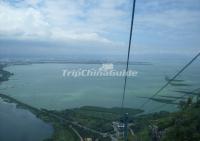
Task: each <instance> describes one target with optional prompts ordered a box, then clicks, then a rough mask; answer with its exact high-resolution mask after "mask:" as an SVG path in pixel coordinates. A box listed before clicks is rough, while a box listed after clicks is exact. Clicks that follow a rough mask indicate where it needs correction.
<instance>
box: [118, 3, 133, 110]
mask: <svg viewBox="0 0 200 141" xmlns="http://www.w3.org/2000/svg"><path fill="white" fill-rule="evenodd" d="M135 3H136V0H133V7H132V18H131V28H130V35H129V44H128V54H127V60H126V75H125V78H124V86H123V95H122V103H121V108H122V113H123V108H124V99H125V94H126V83H127V72H128V69H129V58H130V50H131V42H132V33H133V21H134V15H135Z"/></svg>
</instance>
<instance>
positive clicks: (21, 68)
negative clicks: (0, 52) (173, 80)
mask: <svg viewBox="0 0 200 141" xmlns="http://www.w3.org/2000/svg"><path fill="white" fill-rule="evenodd" d="M190 59H191V56H173V57H160V58H157V57H152V56H149V57H147V58H142V61H143V62H148V64H143V63H141V64H140V63H139V64H138V63H137V64H135V65H134V64H133V65H130V69H132V70H135V71H137V72H138V75H137V76H135V77H130V78H128V81H127V91H126V97H125V106H126V107H130V108H138V107H140V105H141V103H143V102H144V101H146V99H144V98H141V97H146V96H151V95H152V94H153V93H155V92H156V91H157V90H158V88H160V87H161V86H163V85H164V84H165V83H166V80H165V76H166V75H167V76H169V77H172V76H173V75H174V74H175V73H176V72H177V71H178V70H179V69H180V68H181V67H182V66H183V65H185V64H186V63H187V62H188V61H189V60H190ZM136 60H137V58H136ZM101 66H102V65H101V64H83V63H81V64H78V63H75V64H73V63H40V64H30V65H12V66H8V67H6V68H5V70H8V71H10V72H13V73H14V75H13V76H11V77H10V80H9V81H7V82H3V83H2V84H1V85H0V93H3V94H6V95H9V96H11V97H14V98H16V99H18V100H20V101H22V102H24V103H27V104H30V105H31V106H34V107H37V108H46V109H56V110H61V109H66V108H75V107H80V106H85V105H89V106H103V107H119V106H120V104H121V98H122V92H123V83H124V78H123V77H77V78H74V77H63V76H62V73H63V69H68V70H72V69H80V68H81V69H92V68H93V69H99V68H100V67H101ZM124 68H125V65H123V64H114V69H116V70H122V69H124ZM199 70H200V63H199V60H197V61H196V62H194V64H192V65H191V66H190V67H189V68H188V69H187V70H186V71H185V72H184V73H183V74H181V75H180V77H178V79H183V80H185V81H184V83H186V84H189V86H179V87H178V86H176V87H175V86H171V85H170V86H169V87H167V88H166V89H165V90H164V91H163V92H162V93H161V95H167V96H181V95H182V94H180V93H178V92H175V90H193V89H195V88H197V87H198V86H200V85H199V84H200V82H199V80H200V73H199ZM156 98H160V97H159V96H158V97H156ZM159 105H161V103H158V102H156V101H150V102H149V103H148V105H146V106H145V107H144V109H145V110H151V109H152V108H153V107H156V106H159ZM159 110H169V111H173V110H176V106H175V105H169V106H167V107H165V108H163V109H159Z"/></svg>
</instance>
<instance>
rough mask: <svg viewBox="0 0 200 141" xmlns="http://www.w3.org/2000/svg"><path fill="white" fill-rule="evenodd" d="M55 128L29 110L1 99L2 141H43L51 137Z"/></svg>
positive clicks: (0, 121)
mask: <svg viewBox="0 0 200 141" xmlns="http://www.w3.org/2000/svg"><path fill="white" fill-rule="evenodd" d="M52 133H53V128H52V126H51V125H49V124H47V123H44V122H43V121H42V120H40V119H38V118H37V117H36V116H35V115H33V114H32V113H31V112H29V111H28V110H24V109H19V108H16V104H14V103H6V102H4V101H3V100H2V99H0V140H1V141H42V140H43V139H46V138H49V137H51V135H52Z"/></svg>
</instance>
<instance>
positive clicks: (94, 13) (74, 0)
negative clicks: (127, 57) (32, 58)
mask: <svg viewBox="0 0 200 141" xmlns="http://www.w3.org/2000/svg"><path fill="white" fill-rule="evenodd" d="M131 9H132V0H0V56H3V55H8V56H9V55H10V56H12V55H33V54H36V55H49V56H51V55H64V54H93V55H94V54H115V55H117V54H126V52H127V45H128V39H129V32H130V31H129V30H130V22H131ZM199 25H200V0H137V2H136V9H135V20H134V30H133V40H132V41H133V42H132V50H131V51H132V52H134V53H136V54H137V53H138V54H151V53H154V54H156V53H179V54H184V53H186V54H187V53H189V54H194V53H196V52H198V51H200V38H199V37H200V26H199Z"/></svg>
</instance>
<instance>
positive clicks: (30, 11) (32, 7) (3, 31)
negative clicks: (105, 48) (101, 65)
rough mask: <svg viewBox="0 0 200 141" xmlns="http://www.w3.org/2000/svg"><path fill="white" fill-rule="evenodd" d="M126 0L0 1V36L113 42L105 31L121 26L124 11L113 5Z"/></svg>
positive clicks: (123, 22) (21, 38)
mask: <svg viewBox="0 0 200 141" xmlns="http://www.w3.org/2000/svg"><path fill="white" fill-rule="evenodd" d="M124 1H125V0H117V1H113V0H111V1H109V2H108V1H101V2H100V3H99V4H100V5H98V4H95V5H94V4H93V3H94V1H91V0H90V1H86V0H77V1H75V0H67V1H66V0H58V1H54V0H48V1H42V0H25V1H22V2H21V3H20V2H19V3H6V2H3V1H1V2H0V36H1V38H14V39H20V40H23V39H31V40H35V39H36V40H57V41H59V40H60V41H71V40H74V41H86V42H87V41H91V42H103V43H112V42H113V41H111V40H112V39H109V38H107V37H105V36H104V33H106V32H112V30H115V29H118V28H119V29H120V28H121V25H123V24H125V23H126V22H125V21H121V20H120V18H121V17H123V16H125V12H124V11H123V10H120V9H117V8H116V6H118V5H120V4H122V2H124Z"/></svg>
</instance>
